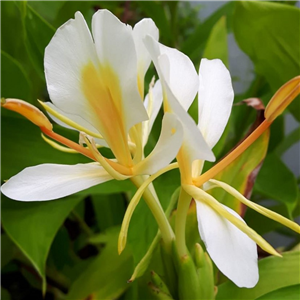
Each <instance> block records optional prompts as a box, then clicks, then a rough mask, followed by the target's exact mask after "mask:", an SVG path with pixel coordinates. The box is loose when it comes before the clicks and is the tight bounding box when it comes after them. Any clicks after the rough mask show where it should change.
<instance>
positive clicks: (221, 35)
mask: <svg viewBox="0 0 300 300" xmlns="http://www.w3.org/2000/svg"><path fill="white" fill-rule="evenodd" d="M203 57H205V58H207V59H214V58H219V59H221V60H222V61H223V63H224V65H225V66H226V67H227V68H228V67H229V63H228V43H227V29H226V17H225V16H223V17H222V18H220V20H219V21H218V22H217V23H216V24H215V25H214V27H213V28H212V30H211V32H210V35H209V37H208V40H207V42H206V46H205V49H204V53H203Z"/></svg>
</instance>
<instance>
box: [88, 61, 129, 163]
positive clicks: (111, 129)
mask: <svg viewBox="0 0 300 300" xmlns="http://www.w3.org/2000/svg"><path fill="white" fill-rule="evenodd" d="M82 89H83V92H84V95H85V97H86V99H87V100H88V102H89V104H90V106H91V107H92V109H93V110H94V111H95V112H96V114H97V115H98V119H97V121H98V124H97V125H98V128H99V131H100V132H101V133H102V135H103V137H104V138H105V140H106V141H107V143H108V145H109V146H110V148H111V149H112V151H113V153H114V154H115V156H116V158H117V159H118V160H119V161H120V162H121V163H122V164H124V165H127V166H129V165H130V164H132V159H131V155H130V151H129V147H128V141H127V132H126V125H125V120H124V115H123V111H124V107H123V101H122V93H121V90H120V83H119V79H118V77H117V75H116V74H115V73H114V71H113V70H112V69H111V68H110V67H109V66H108V65H107V66H106V67H100V66H99V68H98V69H96V68H95V66H94V65H93V64H92V63H89V64H87V65H86V66H85V67H84V68H83V69H82Z"/></svg>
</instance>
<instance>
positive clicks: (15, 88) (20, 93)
mask: <svg viewBox="0 0 300 300" xmlns="http://www.w3.org/2000/svg"><path fill="white" fill-rule="evenodd" d="M1 76H2V80H1V87H2V88H1V96H2V97H4V98H19V99H24V100H29V99H30V92H31V86H30V82H29V79H28V77H27V75H26V73H25V71H24V69H23V67H22V66H21V65H20V64H19V62H18V61H17V60H15V59H14V58H12V57H11V56H10V55H9V54H7V53H6V52H4V51H1Z"/></svg>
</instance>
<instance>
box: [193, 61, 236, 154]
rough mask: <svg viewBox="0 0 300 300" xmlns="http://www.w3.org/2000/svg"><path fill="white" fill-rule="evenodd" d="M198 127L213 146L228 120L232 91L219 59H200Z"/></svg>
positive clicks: (225, 71)
mask: <svg viewBox="0 0 300 300" xmlns="http://www.w3.org/2000/svg"><path fill="white" fill-rule="evenodd" d="M199 79H200V86H199V94H198V111H199V114H198V116H199V117H198V119H199V123H198V127H199V129H200V130H201V132H202V134H203V136H204V138H205V140H206V142H207V143H208V145H209V146H210V147H211V148H213V147H214V145H215V144H216V143H217V142H218V140H219V139H220V137H221V135H222V133H223V131H224V129H225V126H226V124H227V122H228V119H229V116H230V112H231V107H232V103H233V98H234V93H233V88H232V83H231V77H230V73H229V71H228V70H227V69H226V67H225V66H224V64H223V63H222V61H221V60H219V59H214V60H208V59H202V60H201V64H200V70H199Z"/></svg>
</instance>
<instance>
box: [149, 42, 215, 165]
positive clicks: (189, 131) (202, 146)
mask: <svg viewBox="0 0 300 300" xmlns="http://www.w3.org/2000/svg"><path fill="white" fill-rule="evenodd" d="M144 41H145V45H146V46H147V49H148V50H149V52H150V54H151V58H152V60H153V62H154V65H155V68H156V70H157V72H158V74H159V77H160V80H161V84H162V87H163V93H164V101H166V102H167V106H168V108H167V111H172V112H173V113H174V114H175V115H176V116H177V117H178V119H179V120H180V121H181V123H182V126H183V130H184V141H183V145H182V151H181V152H182V154H183V155H184V156H185V159H186V164H187V165H189V166H190V168H192V162H193V161H194V160H195V159H203V160H209V161H214V159H215V157H214V155H213V153H212V151H211V149H210V148H209V146H208V145H207V144H206V142H205V140H204V138H203V136H202V134H201V132H200V131H199V129H198V128H197V125H196V124H195V122H194V121H193V119H192V118H191V117H190V115H189V114H188V113H187V112H186V110H185V108H187V107H188V105H186V104H184V103H187V102H182V103H181V104H180V103H179V101H178V99H177V96H176V95H175V94H174V93H173V87H174V86H175V84H174V83H175V82H176V80H175V81H173V83H172V80H171V77H172V75H171V72H172V66H171V62H170V60H169V57H168V54H169V52H167V51H166V53H165V54H163V53H162V52H163V50H165V46H162V45H161V44H159V43H158V42H156V41H155V40H154V39H153V38H151V37H150V36H147V37H146V38H145V40H144ZM168 49H169V48H168ZM171 50H172V49H171ZM173 50H174V49H173ZM174 51H175V50H174ZM176 51H177V50H176ZM172 64H175V65H176V61H174V59H173V60H172ZM186 69H187V70H189V71H188V72H187V73H190V74H192V73H193V71H191V70H190V69H189V68H186ZM196 77H197V80H196V81H195V80H193V79H192V78H194V75H191V76H188V74H187V78H191V82H189V83H188V84H186V83H185V81H184V80H183V81H182V82H179V81H178V82H176V83H177V85H178V86H177V87H176V89H178V88H181V89H182V90H184V91H185V90H186V89H187V90H188V88H191V90H195V91H196V90H197V88H198V76H197V74H196ZM169 83H170V84H169ZM185 84H186V85H185ZM170 85H171V86H170ZM195 93H196V92H195ZM195 93H194V92H193V97H194V96H195ZM177 95H178V97H182V96H183V94H181V95H180V93H178V92H177ZM186 95H187V94H186ZM193 97H191V96H190V99H192V98H193ZM187 98H189V97H188V96H187ZM188 102H189V101H188Z"/></svg>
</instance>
